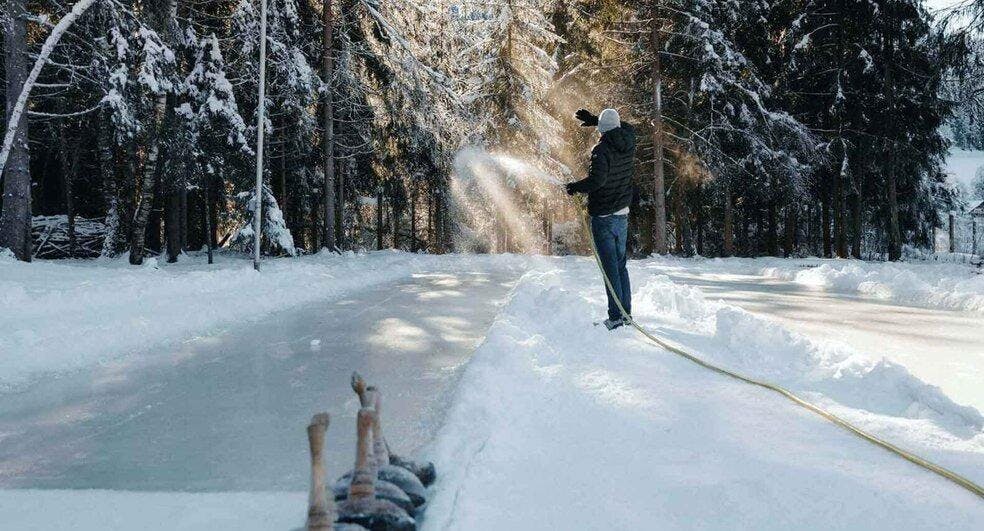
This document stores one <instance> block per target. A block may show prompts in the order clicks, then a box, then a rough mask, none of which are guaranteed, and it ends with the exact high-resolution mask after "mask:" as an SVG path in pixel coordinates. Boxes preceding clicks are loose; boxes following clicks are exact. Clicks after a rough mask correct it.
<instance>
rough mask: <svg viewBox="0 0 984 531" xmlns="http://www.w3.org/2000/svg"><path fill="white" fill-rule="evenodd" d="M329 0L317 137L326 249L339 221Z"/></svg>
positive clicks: (324, 13)
mask: <svg viewBox="0 0 984 531" xmlns="http://www.w3.org/2000/svg"><path fill="white" fill-rule="evenodd" d="M331 2H332V0H322V4H321V24H322V27H321V79H323V80H324V82H325V84H326V85H327V86H326V87H325V91H324V104H323V105H322V109H321V127H322V129H323V130H324V132H323V134H322V137H321V150H322V158H323V160H322V164H323V166H322V168H323V171H324V174H325V182H324V195H325V197H324V208H325V213H324V230H325V234H324V239H323V240H324V241H323V242H322V244H323V245H324V246H325V247H326V248H328V249H336V248H337V247H338V242H337V240H336V238H337V234H336V232H335V231H336V227H337V225H338V224H339V223H338V220H337V219H336V216H337V214H336V212H335V118H334V113H335V108H334V106H335V102H334V94H333V92H332V91H333V83H332V80H333V79H334V68H335V65H334V62H333V60H332V56H331V49H332V40H333V39H332V33H333V25H334V21H333V20H332V8H331Z"/></svg>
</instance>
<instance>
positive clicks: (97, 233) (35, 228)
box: [31, 215, 106, 259]
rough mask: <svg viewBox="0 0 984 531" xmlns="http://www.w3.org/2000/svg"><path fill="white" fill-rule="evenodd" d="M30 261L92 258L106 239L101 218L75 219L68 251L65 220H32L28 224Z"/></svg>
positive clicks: (38, 218)
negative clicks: (31, 253) (32, 244)
mask: <svg viewBox="0 0 984 531" xmlns="http://www.w3.org/2000/svg"><path fill="white" fill-rule="evenodd" d="M31 238H32V239H33V241H34V258H47V259H56V258H96V257H98V256H99V254H100V252H101V251H102V246H103V240H105V239H106V225H105V223H104V218H80V217H76V218H75V247H74V249H73V248H72V245H71V241H70V238H69V230H68V216H65V215H61V216H34V218H33V219H32V222H31Z"/></svg>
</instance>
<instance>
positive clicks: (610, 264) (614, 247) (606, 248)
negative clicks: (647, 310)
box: [591, 216, 632, 320]
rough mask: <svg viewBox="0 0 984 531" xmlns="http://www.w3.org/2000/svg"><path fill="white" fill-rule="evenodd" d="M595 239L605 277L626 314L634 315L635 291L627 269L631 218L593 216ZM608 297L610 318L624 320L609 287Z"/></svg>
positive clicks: (592, 225)
mask: <svg viewBox="0 0 984 531" xmlns="http://www.w3.org/2000/svg"><path fill="white" fill-rule="evenodd" d="M591 236H592V237H593V238H594V242H595V248H597V249H598V256H599V257H600V258H601V265H602V267H604V268H605V274H606V275H608V280H609V281H611V283H612V287H613V288H614V289H615V295H617V296H618V298H619V300H620V301H622V307H623V308H625V311H626V313H628V314H630V315H631V314H632V291H631V288H630V286H629V271H628V269H626V268H625V258H626V257H625V241H626V240H627V239H628V236H629V216H605V217H598V216H592V217H591ZM602 282H604V279H602ZM605 294H606V295H608V318H609V319H612V320H615V319H621V318H622V313H621V312H620V311H618V305H617V304H615V298H614V297H612V293H611V292H610V291H608V286H607V285H606V286H605Z"/></svg>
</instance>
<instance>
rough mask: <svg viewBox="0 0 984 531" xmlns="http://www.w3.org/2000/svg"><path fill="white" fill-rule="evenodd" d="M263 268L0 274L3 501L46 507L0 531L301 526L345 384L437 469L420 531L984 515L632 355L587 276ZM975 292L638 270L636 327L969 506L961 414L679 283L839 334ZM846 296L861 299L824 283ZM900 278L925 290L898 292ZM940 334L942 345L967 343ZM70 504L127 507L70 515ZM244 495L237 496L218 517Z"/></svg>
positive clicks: (676, 266)
mask: <svg viewBox="0 0 984 531" xmlns="http://www.w3.org/2000/svg"><path fill="white" fill-rule="evenodd" d="M265 265H266V267H265V268H264V271H263V272H262V273H259V274H257V273H255V272H253V271H252V269H251V266H250V264H249V262H248V261H245V260H242V259H236V258H233V257H230V256H222V257H220V263H219V264H217V265H216V266H206V265H204V264H202V263H201V260H200V258H198V257H196V258H193V259H191V260H188V261H186V263H184V264H178V265H164V264H161V265H159V266H158V267H157V268H154V267H152V266H151V267H147V268H142V269H137V268H130V267H129V266H125V265H124V264H122V263H121V262H117V261H95V262H71V261H66V262H55V263H44V262H42V263H35V264H31V265H26V264H18V263H15V262H13V261H12V260H9V259H4V258H0V279H2V280H0V284H2V285H0V293H6V294H7V295H3V296H5V297H7V298H8V299H9V301H8V300H5V301H3V302H4V306H3V307H5V308H21V309H23V310H25V311H24V312H5V313H0V350H2V351H3V352H4V355H5V356H4V357H3V358H2V359H0V382H2V383H3V384H5V385H6V387H7V389H6V390H5V391H2V392H0V393H2V394H0V397H3V400H0V470H4V471H5V472H4V474H5V475H3V476H2V478H0V479H3V478H5V479H3V484H4V485H6V486H7V487H17V488H32V487H43V488H50V489H62V490H45V491H37V490H8V491H0V522H5V523H6V522H13V523H14V528H17V529H49V528H52V527H55V526H61V527H64V525H63V524H62V522H65V521H70V522H72V525H71V526H72V527H74V528H76V529H131V528H135V527H139V528H148V529H153V528H155V527H154V526H157V528H167V529H224V528H237V529H285V528H289V527H291V526H299V525H300V524H301V523H302V521H303V515H304V494H303V492H302V490H303V487H304V484H305V482H306V476H305V467H306V466H307V464H306V455H305V453H306V452H305V450H306V448H305V445H304V444H305V443H304V439H303V427H302V426H303V422H304V420H305V419H306V418H307V416H309V415H310V413H311V411H313V410H314V409H320V408H327V409H328V410H329V411H331V412H332V413H333V414H334V415H335V418H336V419H337V420H336V422H333V424H332V428H331V429H330V431H329V454H330V455H329V461H328V466H329V473H330V474H332V475H334V474H335V473H337V472H340V469H341V468H345V467H346V466H347V465H348V464H349V461H351V458H350V454H351V444H352V442H351V440H350V435H351V434H350V433H348V432H349V431H351V430H347V429H346V426H348V424H351V414H352V412H353V411H354V407H355V406H354V402H353V401H351V397H350V396H349V395H350V392H349V391H347V390H346V389H345V387H346V385H345V376H347V373H348V371H350V370H351V369H353V368H358V369H360V370H362V371H363V372H365V373H367V376H370V377H372V378H374V379H375V380H377V381H379V382H381V383H382V385H383V386H384V390H385V389H390V390H391V391H390V393H389V394H390V400H389V403H390V405H389V407H388V408H387V412H388V413H386V415H387V416H388V417H391V419H392V420H391V421H390V424H391V436H390V443H391V444H393V445H394V446H396V447H398V448H399V449H401V450H403V451H411V452H413V451H414V450H418V449H419V450H420V453H422V454H424V455H428V456H430V457H432V458H434V459H435V461H436V462H437V464H438V469H439V471H440V472H441V476H440V479H439V483H438V485H437V486H436V489H435V492H434V499H433V501H432V503H431V505H430V507H429V509H428V511H427V517H426V520H425V522H424V527H425V528H426V529H468V530H481V529H518V530H523V529H542V528H545V527H547V526H551V527H556V528H564V529H652V528H659V529H668V528H695V527H697V528H711V529H732V528H746V529H752V528H754V529H778V528H813V529H831V528H884V529H889V528H891V529H930V528H932V529H936V528H941V527H946V528H949V529H980V528H982V526H984V504H982V503H981V502H980V499H979V498H975V497H973V496H972V495H970V494H969V493H967V492H966V491H963V490H961V489H959V488H958V487H956V486H954V485H952V484H950V483H949V482H947V481H945V480H942V479H940V478H938V477H936V476H934V475H932V474H930V473H929V472H927V471H925V470H922V469H920V468H917V467H915V466H913V465H911V464H910V463H908V462H906V461H903V460H901V459H900V458H897V457H895V456H893V455H891V454H888V453H886V452H885V451H883V450H881V449H879V448H876V447H874V446H872V445H870V444H868V443H865V442H863V441H861V440H859V439H857V438H854V437H852V436H851V435H849V434H847V433H846V432H844V431H843V430H841V429H839V428H836V427H835V426H832V425H830V424H827V423H825V422H824V421H823V420H821V419H819V418H818V417H816V416H815V415H813V414H811V413H809V412H807V411H805V410H803V409H801V408H798V407H796V406H795V405H792V404H791V403H789V402H787V401H784V400H783V399H782V398H780V397H778V396H776V395H774V394H771V393H769V392H767V391H764V390H761V389H757V388H753V387H750V386H747V385H743V384H740V383H737V382H734V381H731V380H728V379H724V378H722V377H721V376H718V375H715V374H714V373H711V372H709V371H707V370H706V369H702V368H699V367H697V366H695V365H693V364H691V363H689V362H687V361H685V360H683V359H681V358H679V357H677V356H675V355H672V354H670V353H668V352H666V351H663V350H662V349H660V348H656V347H653V346H652V345H650V344H649V343H647V342H646V341H645V340H644V339H642V338H641V337H640V336H638V335H637V334H636V333H634V332H633V331H631V330H629V329H622V330H619V331H616V332H614V333H608V332H607V331H605V330H604V329H603V328H600V327H594V326H592V324H591V323H592V321H593V320H596V319H597V318H599V317H601V316H602V315H603V312H604V294H603V292H602V290H601V284H600V281H599V279H598V274H597V271H596V270H595V266H594V263H593V261H591V260H590V259H587V258H583V257H581V258H578V257H565V258H542V257H521V256H460V255H459V256H420V255H408V254H402V253H389V252H383V253H370V254H368V255H358V256H356V255H348V256H341V257H339V256H333V255H318V256H312V257H305V258H301V259H291V260H271V261H268V262H267V263H266V264H265ZM816 265H826V266H828V269H829V270H830V272H829V273H828V272H824V273H823V276H822V278H824V279H825V280H823V281H820V282H814V281H813V280H810V279H809V277H803V278H801V277H800V276H799V275H800V273H803V272H809V271H826V270H825V269H823V268H822V267H806V266H816ZM951 267H952V269H950V268H951ZM848 268H857V269H858V271H860V272H857V271H854V270H853V269H848ZM890 268H897V269H898V271H895V270H894V269H890ZM970 271H971V270H970V269H969V268H967V267H966V266H962V268H960V267H958V266H947V265H929V264H904V265H895V266H890V265H885V264H861V263H855V262H847V261H841V262H838V261H825V262H822V264H821V262H819V261H812V262H811V261H781V260H766V261H753V260H696V261H683V260H678V261H674V260H665V259H654V260H646V261H640V262H635V263H633V264H632V274H633V281H634V293H635V314H636V317H637V318H638V319H639V321H640V322H642V323H643V324H644V325H646V326H648V327H651V328H653V329H654V330H655V331H657V332H658V333H660V334H661V335H663V336H665V337H667V338H669V339H671V340H673V341H675V342H677V343H679V344H681V345H684V346H685V347H687V348H688V349H690V350H692V351H693V352H695V353H697V354H699V355H700V356H702V357H704V358H706V359H709V360H712V361H714V362H716V363H720V364H722V365H724V366H727V367H729V368H732V369H737V370H739V371H741V372H744V373H747V374H749V375H752V376H756V377H761V378H764V379H767V380H771V381H774V382H777V383H780V384H783V385H785V386H788V387H790V388H792V389H793V390H794V391H796V392H798V393H801V394H802V395H804V396H806V397H808V398H809V399H811V400H814V401H816V402H817V403H819V404H821V405H823V406H824V407H827V408H830V409H831V410H833V411H834V412H836V413H838V414H840V415H842V416H844V417H846V418H848V419H850V420H851V421H853V422H856V423H857V424H859V425H861V426H862V427H864V428H866V429H869V430H871V431H873V432H875V433H876V434H878V435H880V436H883V437H885V438H887V439H889V440H891V441H893V442H896V443H898V444H900V445H901V446H903V447H905V448H908V449H910V450H913V451H916V452H917V453H919V454H921V455H924V456H925V457H928V458H930V459H932V460H934V461H936V462H938V463H940V464H942V465H944V466H947V467H950V468H952V469H954V470H955V471H957V472H959V473H962V474H964V475H966V476H968V477H970V478H971V479H973V480H974V481H976V482H978V483H981V482H984V417H982V415H981V414H980V412H979V410H977V409H974V408H971V407H965V406H961V405H958V404H957V403H954V401H953V400H951V398H950V397H949V396H947V395H946V394H944V392H943V391H941V390H940V389H938V388H936V387H933V386H930V385H927V384H926V383H924V382H923V381H921V380H920V379H919V378H917V377H915V376H913V375H912V374H910V372H909V371H907V370H906V369H905V368H904V367H902V366H901V365H899V364H897V363H893V362H892V361H889V360H884V359H881V357H880V354H881V353H878V352H875V353H871V352H866V351H865V350H866V349H858V348H855V347H854V345H853V344H851V343H850V342H843V341H839V342H833V341H826V340H824V339H823V338H818V336H817V334H815V333H812V332H811V331H810V330H805V332H804V330H803V329H801V328H797V327H796V326H792V324H795V321H796V320H797V319H799V320H807V319H809V318H810V317H809V316H810V313H809V312H808V311H803V312H802V313H800V314H799V316H798V317H797V316H793V315H787V316H786V318H787V320H786V321H783V320H782V319H775V318H774V317H775V316H770V315H767V314H768V312H764V311H763V310H762V308H761V306H765V305H766V304H767V302H768V301H769V300H775V301H777V302H776V304H777V305H782V304H786V303H788V296H789V295H788V294H784V293H782V292H781V290H779V291H775V292H772V293H770V292H769V290H768V289H765V290H763V291H762V295H761V298H760V299H755V300H753V299H752V298H750V297H746V296H743V295H742V296H738V297H734V298H731V299H728V298H726V297H721V296H719V295H720V292H721V290H728V289H731V290H733V291H736V292H740V291H741V290H746V291H747V287H745V288H743V287H741V286H739V284H734V283H733V284H731V285H728V284H720V285H715V284H713V283H708V282H703V283H702V282H700V281H698V280H700V276H701V275H704V276H705V277H707V276H709V275H718V276H720V275H732V276H733V277H736V276H742V277H743V278H744V282H751V281H752V280H749V279H750V278H752V277H754V279H765V280H768V281H769V282H772V283H774V284H775V285H777V286H779V285H785V286H794V287H796V288H797V289H802V290H805V291H809V292H811V293H814V294H819V295H823V294H830V295H836V296H837V297H838V299H839V300H840V303H842V304H844V305H845V306H843V307H842V309H841V311H844V310H843V308H848V307H849V306H851V305H852V304H854V305H855V306H856V307H858V308H863V309H866V308H867V307H866V306H863V304H873V305H878V304H881V305H883V307H888V306H893V307H898V308H902V307H903V306H902V304H919V305H920V306H934V307H935V308H933V309H932V310H924V311H933V312H937V313H939V314H941V315H943V314H953V315H957V316H960V318H961V319H968V320H972V319H974V318H979V319H984V315H982V313H981V311H980V309H979V307H977V306H974V305H975V304H978V302H973V301H979V300H980V297H981V296H982V293H984V287H981V286H980V284H977V280H975V277H974V276H972V275H973V273H971V272H970ZM684 273H687V274H684ZM694 273H698V274H696V275H695V274H694ZM765 275H769V276H765ZM848 275H854V276H855V277H858V278H865V279H867V280H864V281H861V282H856V283H855V282H853V281H852V282H841V281H828V280H826V279H827V278H828V277H829V278H846V277H847V276H848ZM520 276H522V279H521V280H519V281H518V284H515V288H511V286H513V285H514V283H515V282H516V279H518V278H519V277H520ZM935 277H941V278H942V277H946V278H945V280H940V279H939V278H935ZM912 279H915V280H917V281H918V282H920V283H922V284H918V285H917V286H916V288H913V287H912V286H913V284H914V282H913V281H912ZM704 280H706V278H705V279H704ZM865 282H871V283H874V284H878V285H881V286H884V287H883V288H879V289H868V288H866V287H865V288H862V286H870V285H872V284H865ZM510 289H512V292H511V295H509V298H508V302H506V303H505V305H504V306H501V309H499V308H500V306H499V305H498V303H497V302H496V301H498V300H499V299H501V298H502V297H503V296H505V294H506V293H507V292H508V291H509V290H510ZM913 289H915V290H916V291H918V290H923V291H922V292H923V293H924V294H930V295H932V294H935V296H920V297H915V296H913V295H912V292H913V291H912V290H913ZM702 290H703V291H702ZM715 290H718V291H715ZM840 292H843V293H840ZM975 292H976V293H975ZM11 294H12V295H11ZM784 297H786V299H784ZM975 297H976V298H975ZM718 299H724V300H718ZM753 303H756V304H759V307H756V306H755V304H753ZM7 304H13V306H8V305H7ZM739 306H744V307H746V308H747V309H748V310H751V311H753V312H755V313H750V312H749V311H746V310H743V309H741V308H740V307H739ZM947 307H949V308H960V309H961V310H964V311H959V312H958V311H954V310H944V309H940V308H947ZM832 311H838V310H837V309H834V310H832ZM864 311H866V310H864ZM817 313H818V314H820V315H823V311H822V310H818V312H817ZM911 322H912V323H913V326H917V325H918V319H917V318H913V320H912V321H911ZM971 322H972V321H971ZM489 323H491V328H489V329H488V333H487V335H486V337H485V339H484V342H482V343H481V345H480V346H479V347H478V348H477V350H475V352H474V355H473V357H472V358H471V361H468V362H467V363H466V360H467V359H468V357H469V353H470V350H471V348H472V346H474V345H475V344H477V343H478V342H479V341H481V336H482V334H483V332H484V330H485V329H486V328H487V326H488V325H489ZM840 326H844V327H850V326H851V324H850V323H849V322H848V323H841V324H840ZM928 326H933V325H928ZM821 328H823V327H821ZM834 329H836V328H834ZM954 330H958V331H957V332H955V334H957V336H960V337H956V339H955V340H968V337H970V335H969V333H964V332H962V331H960V329H957V328H954ZM801 332H804V333H801ZM913 332H915V331H913ZM892 333H894V334H895V335H897V336H898V337H899V338H904V336H903V334H902V332H900V331H899V332H892ZM961 334H963V335H962V336H961ZM905 340H908V339H905ZM969 340H970V341H972V338H971V339H969ZM971 344H972V343H971ZM8 350H9V352H11V353H12V355H11V356H9V357H8V356H6V354H7V352H8ZM872 354H874V356H872ZM933 354H934V353H933V352H927V353H926V355H927V357H932V355H933ZM891 359H895V358H891ZM322 373H324V374H325V375H335V376H339V378H334V379H333V378H332V377H330V376H326V377H324V378H322V377H321V376H320V375H321V374H322ZM920 374H921V373H920ZM53 375H60V378H58V379H52V378H50V376H53ZM336 380H338V381H336ZM243 381H246V382H247V383H245V384H243V383H242V382H243ZM930 381H931V383H935V382H932V380H930ZM401 386H402V387H401ZM97 388H98V389H97ZM964 402H966V401H964ZM295 410H296V411H295ZM346 423H348V424H346ZM295 425H296V426H295ZM348 427H350V426H348ZM292 430H293V431H292ZM295 431H296V433H295ZM333 445H334V446H335V447H334V448H333ZM346 456H349V457H346ZM87 488H102V489H107V488H108V489H131V490H134V489H135V490H140V491H145V492H124V491H120V490H113V491H107V490H97V491H92V490H64V489H87ZM177 490H195V491H208V492H199V493H182V492H174V491H177ZM243 490H246V491H255V492H227V491H243ZM168 491H171V492H168ZM278 491H279V492H278ZM118 505H123V506H125V507H126V510H120V511H114V510H113V507H116V506H118ZM25 507H30V510H25ZM286 513H289V514H286ZM15 518H16V519H15ZM66 518H70V520H66ZM145 524H149V525H145ZM0 527H4V526H2V525H0Z"/></svg>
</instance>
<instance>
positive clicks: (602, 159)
mask: <svg viewBox="0 0 984 531" xmlns="http://www.w3.org/2000/svg"><path fill="white" fill-rule="evenodd" d="M575 116H576V117H577V118H578V119H579V120H581V126H583V127H591V126H597V127H598V132H599V133H601V140H599V141H598V145H596V146H595V147H594V149H592V150H591V168H590V169H589V170H588V176H587V177H586V178H584V179H582V180H580V181H577V182H573V183H569V184H568V185H567V193H568V194H570V195H574V194H578V193H581V194H588V214H590V215H591V236H592V237H593V238H594V242H595V248H597V249H598V256H599V257H601V263H602V266H603V267H604V269H605V274H606V275H607V276H608V280H609V281H611V283H612V288H614V290H615V295H617V296H618V298H619V300H620V301H621V302H622V307H623V308H625V311H626V313H628V314H630V315H631V313H632V293H631V291H630V287H629V271H628V270H627V269H626V268H625V260H626V256H625V243H626V240H627V239H628V235H629V205H630V204H631V203H632V176H633V174H634V173H635V148H636V140H635V130H634V129H633V128H632V126H631V125H629V124H627V123H622V120H621V118H619V115H618V111H616V110H615V109H605V110H603V111H601V114H600V115H599V116H595V115H593V114H591V113H590V112H588V111H587V110H585V109H581V110H579V111H577V113H576V114H575ZM602 281H604V279H602ZM605 294H606V295H608V319H606V320H605V327H607V328H608V329H609V330H614V329H616V328H618V327H620V326H622V325H623V324H625V321H624V320H623V319H622V313H621V312H620V311H619V309H618V305H617V304H616V303H615V298H614V297H612V293H611V292H609V290H608V287H607V286H605Z"/></svg>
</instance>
